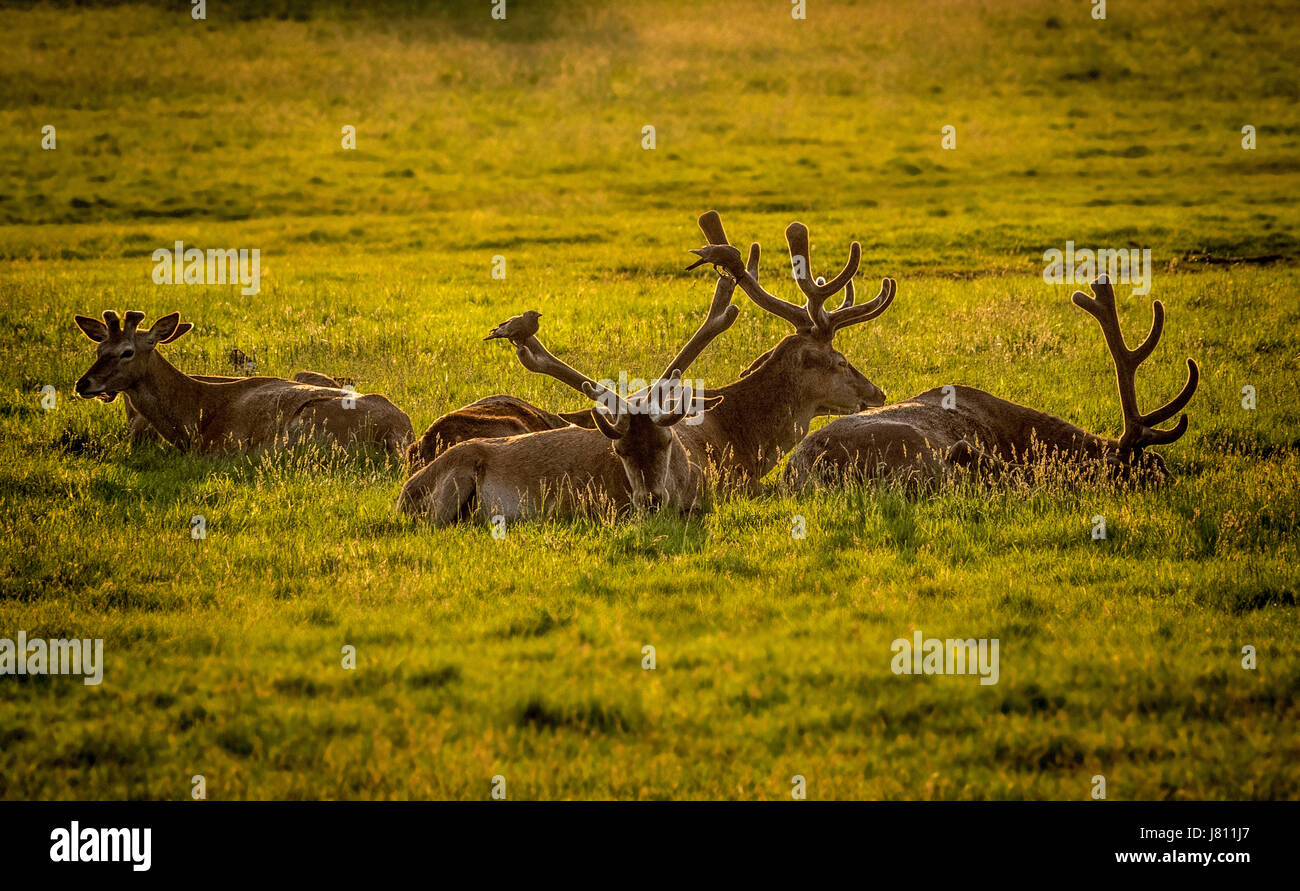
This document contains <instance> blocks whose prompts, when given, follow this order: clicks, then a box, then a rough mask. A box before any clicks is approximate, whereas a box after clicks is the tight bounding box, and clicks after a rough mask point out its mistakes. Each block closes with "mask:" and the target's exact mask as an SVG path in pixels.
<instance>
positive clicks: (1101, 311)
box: [1070, 275, 1201, 478]
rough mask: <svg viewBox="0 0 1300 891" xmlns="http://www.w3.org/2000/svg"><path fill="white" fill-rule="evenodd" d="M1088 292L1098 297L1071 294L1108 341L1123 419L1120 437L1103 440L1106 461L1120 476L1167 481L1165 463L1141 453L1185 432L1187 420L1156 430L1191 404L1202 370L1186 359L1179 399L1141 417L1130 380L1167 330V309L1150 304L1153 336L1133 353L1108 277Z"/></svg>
mask: <svg viewBox="0 0 1300 891" xmlns="http://www.w3.org/2000/svg"><path fill="white" fill-rule="evenodd" d="M1090 287H1091V288H1092V293H1093V294H1094V295H1096V296H1094V297H1089V296H1088V295H1087V294H1085V293H1083V292H1082V291H1075V292H1074V294H1073V295H1071V298H1070V299H1071V300H1073V301H1074V305H1075V306H1077V307H1079V308H1080V309H1083V310H1086V311H1087V312H1088V313H1089V314H1090V315H1092V317H1093V318H1095V319H1096V320H1097V323H1098V324H1099V325H1101V332H1102V334H1103V335H1104V336H1105V338H1106V347H1107V348H1108V349H1109V350H1110V356H1111V359H1112V360H1113V361H1114V363H1115V382H1116V384H1117V385H1118V386H1119V404H1120V411H1121V413H1122V415H1123V418H1124V432H1123V433H1122V434H1121V435H1120V438H1119V439H1117V440H1107V441H1106V448H1105V458H1106V461H1107V462H1108V463H1110V464H1111V465H1112V466H1113V467H1114V469H1115V470H1116V471H1117V472H1118V473H1120V474H1123V475H1127V474H1130V473H1134V472H1136V473H1140V474H1146V475H1152V476H1157V477H1162V478H1163V477H1166V476H1168V471H1167V470H1166V469H1165V462H1164V459H1163V458H1161V457H1160V456H1159V455H1158V454H1156V453H1155V452H1147V451H1145V450H1146V449H1147V448H1148V447H1150V446H1154V445H1167V444H1168V443H1171V442H1175V441H1176V440H1178V439H1179V438H1180V437H1182V435H1183V434H1184V433H1186V432H1187V415H1182V416H1181V417H1180V418H1179V419H1178V423H1176V424H1175V425H1174V426H1173V427H1171V428H1169V429H1168V430H1158V429H1156V425H1157V424H1163V423H1164V422H1165V421H1168V420H1169V419H1170V418H1172V417H1173V416H1174V415H1176V414H1178V413H1179V412H1180V411H1182V410H1183V408H1184V407H1185V406H1186V405H1187V403H1188V402H1190V401H1191V398H1192V396H1193V394H1195V393H1196V386H1197V384H1198V383H1200V380H1201V371H1200V369H1199V368H1198V367H1197V365H1196V361H1195V360H1193V359H1191V358H1188V360H1187V382H1186V383H1185V384H1183V389H1182V390H1181V391H1180V392H1179V394H1178V395H1177V396H1175V397H1174V398H1173V399H1171V400H1170V401H1169V402H1166V403H1165V404H1164V405H1162V406H1161V407H1160V408H1157V409H1155V410H1154V411H1149V412H1147V413H1146V414H1142V413H1141V412H1140V411H1138V406H1137V389H1136V387H1135V385H1134V375H1135V374H1136V373H1137V369H1138V366H1139V365H1141V364H1142V363H1143V362H1144V361H1146V359H1147V357H1148V356H1150V355H1151V351H1152V350H1154V349H1155V348H1156V344H1158V343H1159V342H1160V335H1161V334H1163V333H1164V328H1165V307H1164V304H1162V303H1161V302H1160V301H1159V300H1155V301H1153V302H1152V304H1151V315H1152V320H1151V331H1150V333H1148V334H1147V336H1146V340H1144V341H1142V344H1141V346H1138V347H1137V348H1136V349H1129V348H1128V344H1126V343H1125V342H1124V333H1123V331H1121V330H1120V325H1119V313H1118V311H1117V310H1116V307H1115V289H1114V287H1112V286H1111V284H1110V282H1109V280H1108V279H1107V277H1106V276H1104V275H1103V276H1101V277H1099V278H1098V279H1097V281H1095V282H1093V283H1092V284H1091V285H1090Z"/></svg>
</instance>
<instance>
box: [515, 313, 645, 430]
mask: <svg viewBox="0 0 1300 891" xmlns="http://www.w3.org/2000/svg"><path fill="white" fill-rule="evenodd" d="M512 342H513V343H514V345H515V355H516V356H518V357H519V361H520V363H521V364H522V365H523V366H524V367H525V368H527V369H528V370H529V371H533V372H536V373H538V374H544V375H546V376H548V377H553V378H555V379H556V380H557V381H560V382H561V383H564V384H567V385H568V386H570V387H572V388H573V389H575V390H577V391H578V392H579V393H581V394H582V395H584V396H586V397H587V398H588V399H592V400H594V401H596V402H600V403H603V404H605V405H608V406H611V407H612V408H613V409H614V414H615V415H616V416H617V417H618V419H619V423H616V422H613V421H610V420H609V418H608V417H606V416H605V415H604V414H603V413H602V412H600V411H594V412H592V417H593V418H595V421H596V425H597V426H598V427H600V429H601V432H602V433H604V434H605V435H606V436H608V437H610V438H611V439H618V438H619V437H621V436H622V435H623V434H624V433H625V432H626V430H625V429H624V427H623V426H620V423H622V422H623V420H624V419H625V418H626V417H627V415H628V414H630V412H629V411H628V406H627V403H626V402H624V401H623V399H622V398H620V397H619V395H618V394H617V393H615V392H613V391H612V390H608V389H606V388H605V387H602V386H601V385H600V384H598V383H596V382H595V381H594V380H592V379H591V378H589V377H587V376H586V375H585V374H583V373H582V372H580V371H578V370H576V369H574V368H572V367H570V366H569V365H566V364H565V363H563V362H561V361H560V360H559V359H557V358H555V356H553V355H551V352H550V351H549V350H548V349H546V347H544V346H542V342H541V341H540V340H538V339H537V335H535V334H530V335H528V336H527V337H525V338H523V339H522V340H514V341H512Z"/></svg>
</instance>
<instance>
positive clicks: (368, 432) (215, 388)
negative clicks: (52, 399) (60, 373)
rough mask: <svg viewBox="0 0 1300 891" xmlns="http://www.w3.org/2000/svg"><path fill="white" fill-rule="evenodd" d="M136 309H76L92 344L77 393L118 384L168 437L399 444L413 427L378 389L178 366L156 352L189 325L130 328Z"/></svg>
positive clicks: (115, 388)
mask: <svg viewBox="0 0 1300 891" xmlns="http://www.w3.org/2000/svg"><path fill="white" fill-rule="evenodd" d="M143 320H144V313H142V312H137V311H132V312H128V313H127V314H126V316H125V318H124V319H122V320H121V321H119V319H118V315H117V313H115V312H113V311H112V310H106V311H105V312H104V320H103V321H102V322H101V321H100V320H98V319H92V318H88V317H86V316H76V323H77V327H78V328H80V329H81V331H82V333H83V334H85V335H86V336H87V337H88V338H90V339H91V340H92V341H94V342H95V343H96V344H98V348H97V350H96V358H95V362H94V364H93V365H91V367H90V370H89V371H87V372H86V373H85V374H84V375H82V376H81V378H80V379H79V380H78V381H77V384H76V393H77V395H78V396H80V397H81V398H83V399H99V400H101V401H104V402H111V401H112V400H113V399H115V398H116V397H117V395H118V394H119V393H122V394H124V395H125V396H126V398H127V400H128V401H129V404H130V405H131V407H132V409H133V410H135V411H137V412H139V414H140V415H142V416H143V417H144V419H145V420H146V421H148V423H149V424H150V425H152V426H153V428H154V429H156V430H157V431H158V433H159V435H161V436H162V437H163V439H165V440H167V441H168V442H169V443H171V444H172V445H174V446H176V447H177V448H180V449H186V450H189V449H193V450H195V451H197V452H199V453H201V454H215V453H223V452H253V451H259V450H264V449H268V448H273V447H276V446H283V445H286V444H292V443H296V442H300V441H304V440H309V439H315V440H324V441H329V442H334V443H337V444H340V445H343V446H351V445H354V444H366V443H368V444H374V445H378V446H380V447H382V448H383V449H385V450H386V451H387V452H389V453H400V451H401V450H402V449H404V448H405V447H406V445H407V443H409V442H410V441H411V439H412V438H413V436H414V432H413V431H412V429H411V421H410V419H409V418H408V417H407V416H406V414H405V413H404V412H402V411H401V410H400V409H398V408H397V407H396V406H394V405H393V404H392V403H391V402H389V401H388V400H387V399H385V398H384V397H383V396H378V395H365V396H363V395H360V394H356V393H349V392H347V391H344V390H340V389H337V388H332V387H320V386H314V385H311V384H303V383H297V382H295V381H287V380H282V379H280V378H273V377H248V378H240V379H237V380H233V381H226V382H221V383H213V382H209V381H203V380H199V379H198V378H194V377H190V376H189V375H187V374H185V373H183V372H181V371H179V370H178V369H177V368H176V367H175V366H173V365H172V364H171V363H170V362H168V361H167V360H166V359H165V358H163V356H162V355H161V354H160V353H159V352H158V350H157V347H158V346H160V345H162V344H165V343H171V342H172V341H174V340H176V339H177V338H179V337H181V336H182V335H184V334H185V333H187V332H188V331H189V330H190V329H191V328H193V327H194V326H193V325H192V324H190V323H189V322H182V321H180V313H172V314H170V315H166V316H163V317H162V318H160V319H158V320H157V321H156V322H154V324H153V326H152V327H151V328H149V329H148V330H146V331H141V330H138V326H139V324H140V322H142V321H143Z"/></svg>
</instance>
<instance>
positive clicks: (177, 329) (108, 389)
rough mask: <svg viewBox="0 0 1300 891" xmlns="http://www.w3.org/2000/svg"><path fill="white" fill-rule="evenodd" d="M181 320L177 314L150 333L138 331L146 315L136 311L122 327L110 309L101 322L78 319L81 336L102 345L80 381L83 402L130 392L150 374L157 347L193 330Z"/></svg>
mask: <svg viewBox="0 0 1300 891" xmlns="http://www.w3.org/2000/svg"><path fill="white" fill-rule="evenodd" d="M180 319H181V316H180V313H176V312H174V313H172V314H171V315H166V316H163V317H162V318H160V319H158V321H156V322H154V323H153V327H152V328H150V329H149V330H147V331H139V330H137V328H138V326H139V324H140V323H141V322H142V321H144V313H142V312H139V311H136V310H132V311H131V312H128V313H127V314H126V318H125V319H124V320H123V322H122V323H119V321H118V317H117V313H115V312H113V310H111V309H108V310H105V311H104V321H102V322H101V321H99V320H98V319H92V318H89V317H87V316H75V317H74V320H75V321H76V323H77V327H78V328H80V329H81V332H82V333H83V334H85V335H86V336H87V337H89V338H90V339H91V340H93V341H95V343H97V344H99V348H98V349H97V350H96V353H95V363H94V364H93V365H91V366H90V370H89V371H87V372H86V373H85V374H83V375H82V376H81V378H80V379H79V380H78V381H77V385H76V392H77V395H78V396H80V397H81V398H82V399H100V400H102V401H104V402H112V401H113V400H114V399H116V398H117V394H118V393H121V392H122V391H123V390H129V389H131V388H132V387H133V386H134V385H135V384H136V382H137V381H139V380H140V379H141V378H143V377H144V376H145V375H146V374H148V372H149V366H150V363H152V362H153V358H154V348H155V347H157V346H158V345H159V344H161V343H171V342H172V341H173V340H175V339H176V338H178V337H180V336H181V335H183V334H185V333H186V332H188V331H189V330H190V329H191V328H193V327H194V326H193V325H191V324H190V323H189V322H182V321H181V320H180Z"/></svg>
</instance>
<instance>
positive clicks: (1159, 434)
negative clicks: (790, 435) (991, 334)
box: [786, 276, 1200, 488]
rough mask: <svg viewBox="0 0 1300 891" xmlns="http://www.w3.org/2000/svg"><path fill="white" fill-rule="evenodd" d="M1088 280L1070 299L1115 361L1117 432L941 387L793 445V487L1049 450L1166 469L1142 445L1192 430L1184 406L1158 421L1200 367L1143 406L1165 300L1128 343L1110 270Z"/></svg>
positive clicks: (1003, 461) (978, 465) (1124, 466)
mask: <svg viewBox="0 0 1300 891" xmlns="http://www.w3.org/2000/svg"><path fill="white" fill-rule="evenodd" d="M1091 287H1092V292H1093V294H1094V295H1096V296H1095V297H1089V296H1088V295H1086V294H1084V293H1083V292H1082V291H1076V292H1075V293H1074V295H1073V297H1072V298H1071V299H1072V300H1073V301H1074V304H1075V305H1076V306H1078V307H1079V308H1081V309H1084V310H1086V311H1087V312H1088V313H1090V314H1091V315H1092V316H1093V317H1094V318H1095V319H1096V320H1097V322H1098V324H1099V325H1100V326H1101V330H1102V334H1103V335H1104V336H1105V339H1106V346H1107V348H1108V349H1109V351H1110V355H1111V358H1112V360H1113V361H1114V365H1115V380H1116V383H1117V384H1118V386H1119V400H1120V407H1121V410H1122V414H1123V419H1124V432H1123V434H1122V435H1121V436H1120V438H1119V439H1109V438H1107V437H1102V436H1097V435H1095V434H1093V433H1089V432H1088V431H1086V430H1084V429H1082V428H1081V427H1076V426H1075V425H1074V424H1071V423H1069V422H1067V421H1063V420H1061V419H1060V418H1057V417H1055V416H1053V415H1049V414H1046V413H1044V412H1040V411H1035V410H1034V409H1032V408H1026V407H1025V406H1023V405H1017V404H1016V403H1014V402H1007V401H1006V400H1004V399H998V398H997V397H996V396H992V395H990V394H988V393H986V392H984V391H982V390H976V389H973V388H971V387H953V388H952V389H951V390H948V388H945V387H937V388H935V389H933V390H927V391H926V392H924V393H922V394H920V395H919V396H915V397H913V398H912V399H909V400H907V401H906V402H900V403H897V404H895V405H890V406H886V407H885V408H880V409H875V410H873V411H868V412H863V413H862V414H857V415H851V416H849V417H844V418H839V419H838V420H835V421H832V422H831V423H830V424H827V425H826V426H825V427H823V428H822V429H821V430H819V431H817V432H816V433H814V434H813V435H812V436H809V437H808V438H807V439H805V440H804V441H803V442H802V443H801V444H800V445H799V447H798V448H797V449H795V451H794V453H793V454H792V455H791V456H790V463H789V465H788V466H787V468H786V481H787V482H788V483H790V484H791V485H793V486H794V487H796V488H801V487H803V486H805V485H807V484H809V483H811V482H818V481H820V482H837V481H843V480H846V479H869V478H878V477H884V476H895V477H901V478H907V479H912V480H915V481H921V482H925V481H929V480H934V479H938V478H941V477H942V476H944V475H945V474H946V472H947V471H948V470H950V469H951V468H954V467H968V468H971V469H973V470H974V471H975V472H976V473H978V474H979V475H980V476H982V477H986V478H987V477H992V476H997V475H999V474H1000V473H1002V472H1004V471H1006V470H1007V469H1009V468H1011V467H1016V466H1030V465H1033V464H1036V463H1038V462H1041V461H1044V460H1060V461H1065V462H1069V463H1080V462H1093V463H1096V464H1098V465H1099V466H1103V467H1107V468H1109V469H1110V470H1111V471H1112V472H1113V473H1114V474H1116V475H1120V476H1128V475H1138V476H1147V477H1159V478H1163V477H1165V476H1167V471H1166V470H1165V464H1164V460H1163V459H1162V458H1161V457H1160V456H1159V455H1158V454H1156V453H1155V452H1148V451H1146V449H1147V448H1149V447H1150V446H1155V445H1166V444H1168V443H1172V442H1174V441H1176V440H1177V439H1179V438H1180V437H1181V436H1182V435H1183V434H1184V433H1185V432H1187V415H1183V416H1182V417H1181V418H1179V420H1178V423H1177V424H1175V425H1174V426H1173V427H1172V428H1170V429H1168V430H1159V429H1156V425H1157V424H1162V423H1164V422H1165V421H1168V420H1169V419H1170V418H1172V417H1173V416H1174V415H1176V414H1178V413H1179V412H1180V411H1182V409H1183V408H1184V406H1186V405H1187V403H1188V401H1190V400H1191V398H1192V395H1193V394H1194V393H1195V392H1196V386H1197V383H1198V382H1199V381H1200V370H1199V369H1198V368H1197V365H1196V362H1195V361H1194V360H1192V359H1190V358H1189V359H1188V360H1187V382H1186V383H1185V384H1184V385H1183V389H1182V391H1181V392H1180V393H1179V394H1178V395H1177V396H1175V397H1174V398H1173V399H1172V400H1170V401H1169V402H1168V403H1166V404H1165V405H1163V406H1161V407H1160V408H1157V409H1155V410H1154V411H1150V412H1147V413H1146V414H1142V413H1141V412H1139V411H1138V407H1137V391H1136V389H1135V386H1134V374H1135V373H1136V371H1137V368H1138V366H1139V365H1141V364H1142V362H1143V361H1144V360H1145V359H1146V358H1147V357H1148V356H1150V355H1151V351H1152V350H1154V349H1155V347H1156V344H1157V343H1159V341H1160V335H1161V333H1162V332H1163V331H1164V323H1165V310H1164V306H1163V305H1162V304H1161V303H1160V301H1159V300H1156V301H1155V302H1154V304H1153V306H1152V314H1153V321H1152V325H1151V331H1150V333H1149V334H1148V335H1147V337H1146V339H1145V340H1144V341H1142V344H1141V346H1138V347H1137V348H1136V349H1129V348H1128V346H1127V345H1126V344H1125V342H1124V335H1123V333H1122V331H1121V330H1120V323H1119V314H1118V311H1117V309H1116V306H1115V290H1114V288H1113V287H1112V286H1111V285H1110V284H1109V283H1108V282H1107V280H1106V277H1105V276H1102V277H1101V278H1100V279H1098V280H1097V281H1096V282H1093V284H1092V286H1091ZM945 390H948V391H947V392H945ZM945 397H947V399H948V401H949V407H945Z"/></svg>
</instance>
